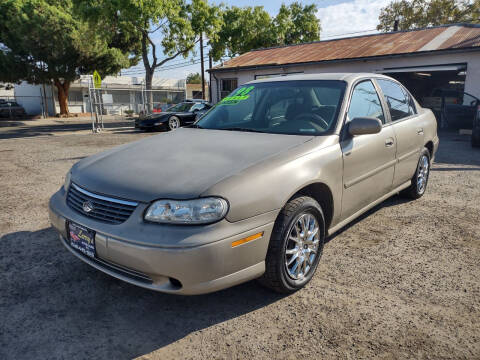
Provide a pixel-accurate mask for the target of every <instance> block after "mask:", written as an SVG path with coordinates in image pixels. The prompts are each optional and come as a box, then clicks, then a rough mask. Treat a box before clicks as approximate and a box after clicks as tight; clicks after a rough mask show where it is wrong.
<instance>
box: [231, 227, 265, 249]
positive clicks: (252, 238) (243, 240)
mask: <svg viewBox="0 0 480 360" xmlns="http://www.w3.org/2000/svg"><path fill="white" fill-rule="evenodd" d="M262 236H263V231H262V232H259V233H257V234H255V235H251V236H249V237H246V238H243V239H240V240H236V241H234V242H232V248H233V247H235V246H238V245H242V244H245V243H247V242H249V241H252V240H256V239H260V238H261V237H262Z"/></svg>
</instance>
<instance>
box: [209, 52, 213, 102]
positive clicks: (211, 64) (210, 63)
mask: <svg viewBox="0 0 480 360" xmlns="http://www.w3.org/2000/svg"><path fill="white" fill-rule="evenodd" d="M212 67H213V61H212V55H211V54H210V52H209V53H208V69H209V70H210V71H209V72H208V73H209V75H210V81H209V84H208V102H210V103H211V102H212Z"/></svg>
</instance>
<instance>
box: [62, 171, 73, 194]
mask: <svg viewBox="0 0 480 360" xmlns="http://www.w3.org/2000/svg"><path fill="white" fill-rule="evenodd" d="M71 177H72V171H71V170H68V172H67V175H65V182H64V183H63V189H64V190H65V191H68V187H69V186H70V180H71Z"/></svg>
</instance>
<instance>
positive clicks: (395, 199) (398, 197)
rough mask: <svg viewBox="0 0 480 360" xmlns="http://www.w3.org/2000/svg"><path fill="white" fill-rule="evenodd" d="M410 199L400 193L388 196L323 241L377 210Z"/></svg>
mask: <svg viewBox="0 0 480 360" xmlns="http://www.w3.org/2000/svg"><path fill="white" fill-rule="evenodd" d="M410 201H413V200H412V199H409V198H407V197H403V196H402V195H394V196H392V197H390V198H388V199H387V200H385V201H383V202H381V203H380V204H378V205H376V206H374V207H373V208H371V209H370V210H368V211H367V212H365V213H364V214H362V215H360V216H359V217H358V218H356V219H355V220H353V221H351V222H350V223H348V224H347V225H345V226H344V227H342V228H341V229H340V230H338V231H336V232H335V233H333V234H332V235H330V236H329V237H328V238H327V239H326V240H325V243H328V242H330V241H332V240H333V239H334V238H335V237H336V236H338V235H340V234H341V233H343V232H345V231H347V230H348V229H350V228H352V227H354V226H355V225H357V224H358V223H359V222H361V221H363V220H365V219H366V218H368V217H369V216H371V215H372V214H374V213H376V212H377V211H379V210H381V209H383V208H386V207H390V206H397V205H400V204H405V203H407V202H410Z"/></svg>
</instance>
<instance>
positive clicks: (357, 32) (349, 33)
mask: <svg viewBox="0 0 480 360" xmlns="http://www.w3.org/2000/svg"><path fill="white" fill-rule="evenodd" d="M369 31H377V29H371V30H362V31H353V32H348V33H343V34H335V35H328V36H325V37H327V38H331V37H336V36H344V35H353V34H360V33H364V32H369Z"/></svg>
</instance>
